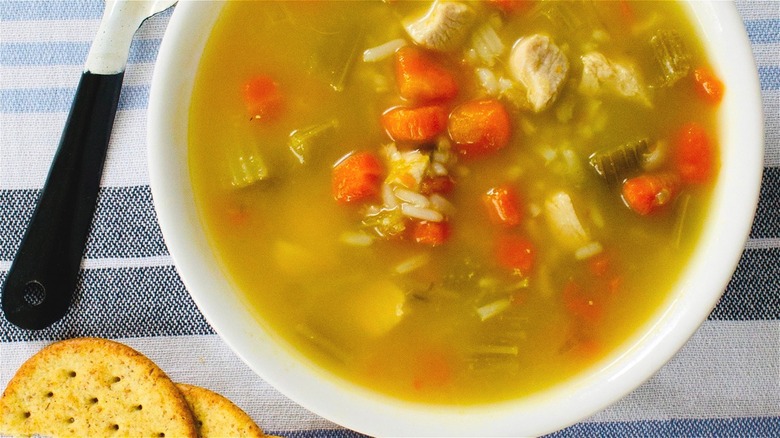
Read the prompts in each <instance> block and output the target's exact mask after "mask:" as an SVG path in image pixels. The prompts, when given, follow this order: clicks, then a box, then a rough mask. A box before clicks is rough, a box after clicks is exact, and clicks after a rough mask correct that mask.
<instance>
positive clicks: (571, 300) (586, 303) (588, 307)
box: [563, 280, 604, 322]
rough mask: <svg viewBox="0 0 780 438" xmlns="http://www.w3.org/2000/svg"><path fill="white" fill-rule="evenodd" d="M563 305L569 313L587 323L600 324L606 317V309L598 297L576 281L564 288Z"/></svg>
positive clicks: (568, 283)
mask: <svg viewBox="0 0 780 438" xmlns="http://www.w3.org/2000/svg"><path fill="white" fill-rule="evenodd" d="M563 304H564V306H565V307H566V310H568V311H569V313H571V314H572V315H574V316H577V317H579V318H581V319H583V320H584V321H587V322H598V321H600V320H601V318H602V317H603V316H604V309H603V307H602V305H601V304H600V302H599V301H597V300H596V297H595V296H593V294H592V293H588V292H587V291H586V290H585V289H584V288H583V287H582V286H580V285H579V284H578V283H577V282H576V281H574V280H569V281H568V282H567V283H566V285H565V286H564V287H563Z"/></svg>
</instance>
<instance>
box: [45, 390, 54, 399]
mask: <svg viewBox="0 0 780 438" xmlns="http://www.w3.org/2000/svg"><path fill="white" fill-rule="evenodd" d="M46 397H48V398H52V397H54V393H53V392H51V391H49V392H47V393H46Z"/></svg>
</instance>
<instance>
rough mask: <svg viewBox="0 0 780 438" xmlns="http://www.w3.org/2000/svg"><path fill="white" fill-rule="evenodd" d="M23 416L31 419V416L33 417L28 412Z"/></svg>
mask: <svg viewBox="0 0 780 438" xmlns="http://www.w3.org/2000/svg"><path fill="white" fill-rule="evenodd" d="M23 415H24V418H30V415H32V414H31V413H30V411H27V412H25V413H24V414H23Z"/></svg>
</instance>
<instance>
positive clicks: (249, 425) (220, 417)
mask: <svg viewBox="0 0 780 438" xmlns="http://www.w3.org/2000/svg"><path fill="white" fill-rule="evenodd" d="M176 385H177V386H178V387H179V390H180V391H181V393H182V394H184V398H186V399H187V403H189V404H190V408H191V409H192V413H193V415H195V422H196V424H197V426H198V432H199V433H200V436H201V437H203V438H210V437H228V436H229V437H257V438H260V437H265V436H266V435H265V434H264V433H263V430H262V429H260V427H258V426H257V424H255V422H254V421H252V418H251V417H250V416H249V415H247V414H246V412H244V411H242V410H241V408H239V407H238V406H236V405H234V404H233V402H231V401H230V400H228V399H227V398H225V397H223V396H221V395H219V394H217V393H215V392H212V391H209V390H208V389H205V388H201V387H199V386H194V385H188V384H186V383H177V384H176Z"/></svg>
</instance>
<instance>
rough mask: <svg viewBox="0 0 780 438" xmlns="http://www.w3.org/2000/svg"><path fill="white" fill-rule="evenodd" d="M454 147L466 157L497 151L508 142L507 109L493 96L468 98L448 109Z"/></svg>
mask: <svg viewBox="0 0 780 438" xmlns="http://www.w3.org/2000/svg"><path fill="white" fill-rule="evenodd" d="M447 128H448V130H449V134H450V139H452V141H453V142H454V143H455V149H456V150H457V151H458V153H459V154H461V155H463V156H466V157H478V156H482V155H486V154H489V153H491V152H495V151H498V150H500V149H502V148H504V146H506V145H507V144H508V143H509V138H510V136H511V133H512V132H511V131H512V125H511V122H510V120H509V113H508V112H507V111H506V108H504V105H502V104H501V102H499V101H497V100H495V99H484V100H472V101H469V102H466V103H464V104H462V105H460V106H458V107H457V108H455V109H454V110H452V112H451V113H450V119H449V122H448V124H447Z"/></svg>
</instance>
